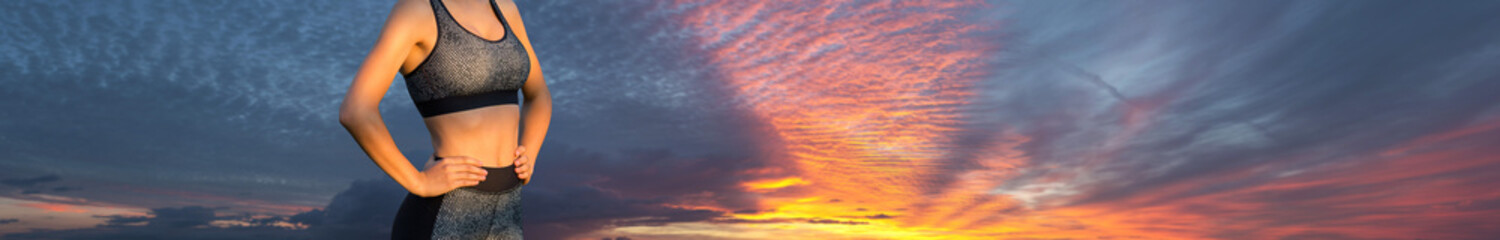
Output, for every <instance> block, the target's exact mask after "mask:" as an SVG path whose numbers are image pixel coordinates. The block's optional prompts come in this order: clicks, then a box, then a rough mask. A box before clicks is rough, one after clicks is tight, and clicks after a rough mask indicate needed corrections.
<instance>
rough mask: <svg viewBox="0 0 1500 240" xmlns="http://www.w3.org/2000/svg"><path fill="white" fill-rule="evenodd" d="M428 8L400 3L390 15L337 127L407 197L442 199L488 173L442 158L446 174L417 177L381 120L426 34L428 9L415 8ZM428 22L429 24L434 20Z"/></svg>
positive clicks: (470, 162) (420, 173) (356, 79)
mask: <svg viewBox="0 0 1500 240" xmlns="http://www.w3.org/2000/svg"><path fill="white" fill-rule="evenodd" d="M424 2H425V1H412V0H402V1H398V2H397V3H396V6H395V7H394V8H393V9H391V14H390V16H389V17H388V18H387V19H386V22H385V26H384V27H383V28H382V29H381V33H380V39H378V40H376V41H375V46H374V48H373V49H371V50H370V53H369V55H368V56H366V57H365V61H364V63H363V64H361V65H360V67H359V72H358V73H356V74H355V76H354V83H352V84H351V85H350V86H349V92H348V94H347V95H345V96H344V102H343V104H342V105H341V106H340V107H339V123H340V124H342V125H344V128H345V129H346V130H349V134H350V135H353V137H354V140H355V141H356V142H358V143H359V146H360V148H363V149H364V151H365V154H366V155H369V156H370V159H371V160H373V161H375V165H377V166H380V169H381V170H384V171H385V173H386V174H388V175H390V176H391V178H392V179H395V180H396V182H397V183H400V184H401V186H402V187H405V188H406V189H407V190H408V191H410V192H412V193H413V194H416V195H420V196H424V197H426V196H435V195H441V194H443V193H447V192H448V191H450V190H452V189H453V188H457V187H460V186H466V185H474V184H478V183H479V181H480V180H483V179H484V178H483V177H482V176H483V174H484V173H485V172H484V170H483V169H481V168H479V163H478V161H474V160H472V159H466V158H455V159H453V160H455V161H449V160H448V158H444V161H440V162H442V163H440V164H439V165H434V166H433V168H432V169H442V170H445V171H432V169H428V171H426V172H423V171H417V169H416V167H414V166H412V165H411V162H410V161H409V160H407V159H406V157H405V156H403V155H402V154H401V151H400V150H398V148H396V143H395V141H393V140H392V139H391V134H390V132H389V131H388V130H387V129H386V127H385V120H384V119H382V118H381V117H380V109H379V107H380V99H381V98H383V97H384V96H385V93H386V91H387V90H389V89H390V86H391V82H392V80H393V79H394V78H395V77H396V76H395V75H396V73H397V72H398V71H399V69H400V67H401V63H402V62H403V60H404V59H405V58H406V54H407V53H408V52H409V51H410V50H411V47H412V46H413V45H415V43H416V42H417V41H418V38H417V34H418V33H419V32H418V31H421V30H423V28H422V26H418V25H416V23H419V22H421V21H423V18H424V14H423V11H422V9H426V8H430V7H422V5H416V4H424ZM426 15H430V14H426ZM428 18H430V17H428ZM426 21H428V22H431V20H430V19H428V20H426ZM450 165H451V166H450ZM467 165H472V168H468V167H466V166H467ZM450 175H451V176H450ZM475 175H477V176H479V177H475Z"/></svg>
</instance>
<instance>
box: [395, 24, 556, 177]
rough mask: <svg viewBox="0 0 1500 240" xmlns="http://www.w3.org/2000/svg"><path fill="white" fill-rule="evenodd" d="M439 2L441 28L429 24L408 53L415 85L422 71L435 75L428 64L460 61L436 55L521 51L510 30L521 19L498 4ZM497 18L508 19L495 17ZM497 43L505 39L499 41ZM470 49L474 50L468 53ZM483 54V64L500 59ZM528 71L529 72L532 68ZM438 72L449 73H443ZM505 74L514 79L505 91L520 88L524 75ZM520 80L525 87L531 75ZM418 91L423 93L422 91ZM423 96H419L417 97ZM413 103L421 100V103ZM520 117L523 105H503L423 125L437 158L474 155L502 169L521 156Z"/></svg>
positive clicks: (482, 67)
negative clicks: (485, 50)
mask: <svg viewBox="0 0 1500 240" xmlns="http://www.w3.org/2000/svg"><path fill="white" fill-rule="evenodd" d="M434 1H436V2H433V5H432V7H434V9H430V11H428V12H431V13H433V15H434V19H435V20H436V21H435V24H434V23H432V22H430V23H428V24H424V25H425V26H429V29H423V30H422V31H418V32H423V33H425V34H422V35H423V36H421V37H420V38H421V39H420V40H418V43H417V44H416V45H415V46H412V48H411V50H410V51H411V52H410V53H409V54H407V58H406V59H405V63H404V64H403V65H402V69H401V70H402V73H403V75H408V76H406V77H407V81H413V78H412V76H409V74H412V73H413V72H414V71H416V70H421V68H429V69H426V70H428V71H431V70H435V69H433V68H434V67H433V66H424V64H426V65H432V64H433V63H428V62H429V61H436V62H438V63H440V64H441V63H443V62H441V60H448V61H449V62H454V60H452V59H444V56H440V55H434V54H450V55H457V54H475V53H476V52H479V51H477V50H480V49H477V48H480V47H488V46H489V44H495V45H501V46H504V47H513V48H517V49H520V46H519V44H520V43H519V41H517V40H516V39H514V38H515V36H512V35H514V32H512V31H510V29H509V26H508V24H507V23H506V22H514V19H511V18H512V17H511V16H514V15H515V14H510V13H507V12H505V11H504V10H501V9H500V8H498V7H496V6H495V5H493V4H492V3H490V5H489V6H465V5H459V4H462V3H461V2H459V1H455V0H446V1H442V0H434ZM471 3H472V1H471ZM496 13H499V14H500V15H504V16H503V17H501V16H495V14H496ZM444 18H446V19H444ZM434 19H429V20H434ZM445 21H447V22H445ZM502 21H504V22H502ZM440 25H443V26H440ZM440 35H441V36H440ZM494 39H499V40H498V41H496V40H494ZM464 47H468V48H471V49H464ZM445 48H446V49H445ZM505 50H509V49H505ZM519 52H520V55H521V56H520V57H529V56H525V54H526V53H525V51H524V49H521V51H519ZM478 55H480V56H482V57H484V58H481V59H479V60H489V59H490V58H492V57H493V58H500V57H495V56H488V55H484V54H478ZM463 57H471V56H463ZM502 57H506V59H507V60H510V61H514V60H515V58H516V57H517V56H514V55H507V56H502ZM527 60H529V58H528V59H527ZM465 61H474V60H473V59H470V60H465ZM527 64H529V62H527ZM486 66H488V65H479V66H463V67H464V68H462V69H463V70H476V71H489V70H490V69H486V68H485V67H486ZM527 66H528V67H529V65H527ZM436 70H443V69H441V68H438V69H436ZM528 70H529V69H528ZM499 74H510V75H508V76H505V78H507V79H510V81H509V82H505V83H501V85H509V86H504V87H502V88H507V89H508V88H519V85H518V84H517V83H516V82H515V79H514V77H516V76H513V75H518V73H516V72H514V71H511V72H502V73H499ZM450 75H455V74H450ZM519 75H521V76H519V77H520V78H521V81H522V82H524V79H525V78H526V77H527V76H525V75H529V74H524V73H519ZM428 78H431V77H428ZM411 84H412V82H408V86H409V87H408V91H414V89H413V88H412V86H413V85H411ZM429 88H430V87H429ZM416 91H423V90H422V89H420V87H419V89H416ZM426 91H431V90H426ZM419 93H420V92H417V93H413V94H414V96H416V94H419ZM413 100H414V101H418V99H416V98H414V99H413ZM424 114H425V113H424ZM520 115H521V114H520V107H519V106H518V105H516V104H499V105H488V106H483V107H478V108H472V109H465V110H462V111H456V112H449V113H443V114H441V115H436V116H424V117H423V123H425V124H426V126H427V130H428V132H429V134H430V135H431V137H432V145H433V149H434V151H435V154H436V155H437V156H440V157H449V156H468V157H473V158H477V159H479V160H480V161H481V163H482V165H484V166H488V167H500V166H509V165H511V162H512V161H513V160H514V157H513V153H514V152H515V148H516V145H517V139H518V137H519V136H518V133H519V127H520Z"/></svg>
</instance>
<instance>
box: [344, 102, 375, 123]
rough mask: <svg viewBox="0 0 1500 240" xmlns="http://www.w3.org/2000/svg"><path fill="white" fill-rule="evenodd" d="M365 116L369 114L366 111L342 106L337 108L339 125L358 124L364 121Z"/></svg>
mask: <svg viewBox="0 0 1500 240" xmlns="http://www.w3.org/2000/svg"><path fill="white" fill-rule="evenodd" d="M367 114H369V113H368V111H365V110H364V109H360V108H357V107H351V106H343V107H341V108H339V124H341V125H344V126H349V125H353V124H356V123H359V122H360V120H362V119H364V118H365V117H366V115H367Z"/></svg>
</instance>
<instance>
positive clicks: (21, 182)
mask: <svg viewBox="0 0 1500 240" xmlns="http://www.w3.org/2000/svg"><path fill="white" fill-rule="evenodd" d="M59 179H62V178H61V177H58V176H57V174H48V175H45V176H40V177H34V178H7V179H4V180H0V184H5V185H10V186H12V187H19V188H29V187H32V186H36V185H37V184H42V183H49V182H56V181H57V180H59Z"/></svg>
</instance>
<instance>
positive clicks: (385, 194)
mask: <svg viewBox="0 0 1500 240" xmlns="http://www.w3.org/2000/svg"><path fill="white" fill-rule="evenodd" d="M516 2H517V6H518V7H519V9H520V14H521V16H522V17H523V19H524V21H525V25H526V27H527V34H528V36H529V39H530V41H531V44H532V46H533V48H534V51H535V52H536V54H537V58H538V60H539V61H540V62H539V65H540V66H541V67H542V69H543V71H544V73H545V74H546V81H547V83H548V87H549V89H550V90H551V93H552V97H553V100H554V105H553V107H554V109H553V116H552V122H551V125H550V127H549V131H548V135H547V139H546V145H544V146H543V147H542V149H541V150H540V153H539V154H538V157H537V168H536V174H535V176H534V179H533V181H532V182H531V183H530V184H529V185H528V186H527V187H526V188H524V189H523V191H522V196H523V197H522V198H523V215H524V218H523V221H524V224H525V226H524V228H525V234H526V237H527V238H531V239H614V240H624V239H1484V238H1486V237H1490V236H1500V220H1497V219H1500V191H1497V190H1496V189H1500V104H1497V103H1500V94H1496V90H1495V89H1500V68H1497V67H1495V66H1496V65H1500V31H1495V30H1493V29H1500V15H1497V14H1494V13H1495V12H1500V2H1494V1H1438V2H1417V1H1323V0H1312V1H1162V0H1149V1H961V0H958V1H838V0H808V1H706V0H705V1H699V0H672V1H665V0H664V1H564V0H550V1H533V0H517V1H516ZM392 5H393V1H289V0H264V1H253V0H252V1H217V0H216V1H133V0H132V1H89V0H79V1H31V0H25V1H3V2H0V12H3V14H0V69H6V70H5V73H6V74H4V76H3V77H0V83H3V85H4V86H5V87H3V88H0V110H3V112H4V114H0V116H3V117H0V152H4V153H5V154H3V155H0V239H381V238H385V236H386V235H387V234H389V229H390V224H391V220H392V219H393V217H394V214H395V210H396V207H397V205H398V204H399V203H400V199H401V197H402V196H403V195H404V194H405V190H404V189H402V188H401V187H400V186H398V185H396V184H395V182H394V181H392V180H391V179H390V178H389V177H387V176H386V175H385V173H384V172H382V171H380V169H379V168H378V167H376V166H375V165H374V164H372V162H371V161H370V160H369V159H368V157H367V156H366V155H364V153H363V152H362V151H361V150H360V149H359V147H358V145H357V144H356V143H355V142H354V141H353V139H352V138H351V137H349V135H348V133H347V131H345V130H344V129H343V128H342V127H341V126H340V125H339V124H338V122H337V117H338V113H337V112H338V106H339V104H340V102H341V100H342V98H343V96H344V92H345V91H346V90H347V87H348V86H349V84H350V82H351V81H352V79H353V76H354V74H355V71H356V69H357V68H358V67H359V66H358V65H359V63H360V62H361V61H362V60H363V58H364V56H365V54H366V53H367V52H368V51H369V49H370V47H371V46H372V45H373V44H374V41H375V40H376V37H377V34H378V33H379V31H380V26H381V24H382V23H383V21H384V18H385V17H386V15H387V14H388V13H389V12H390V8H391V7H392ZM401 81H402V80H401V79H400V77H399V76H398V77H397V79H396V81H395V82H393V84H392V86H391V89H390V90H389V91H388V92H387V95H386V96H385V98H384V99H383V100H382V102H381V103H382V104H381V105H380V110H381V114H382V116H383V117H384V119H385V121H386V123H387V124H388V127H389V129H390V131H391V134H392V135H393V137H394V138H395V140H396V144H397V145H398V146H399V147H400V148H401V150H402V152H403V153H404V154H405V155H406V156H407V157H408V158H411V159H425V157H423V156H426V155H429V154H431V152H432V147H431V146H432V145H431V142H430V141H429V139H428V135H427V133H426V131H425V128H424V126H423V125H422V121H421V118H420V115H419V114H418V113H417V112H416V110H415V108H414V107H413V105H412V104H411V99H410V98H409V97H408V95H407V93H406V90H405V86H404V84H402V82H401Z"/></svg>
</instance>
